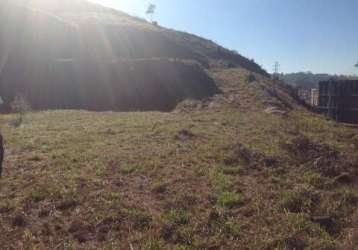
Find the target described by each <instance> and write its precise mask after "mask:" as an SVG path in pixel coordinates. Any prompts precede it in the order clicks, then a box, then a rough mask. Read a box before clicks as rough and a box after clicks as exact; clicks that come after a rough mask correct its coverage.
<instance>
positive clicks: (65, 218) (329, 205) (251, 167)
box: [0, 70, 358, 250]
mask: <svg viewBox="0 0 358 250" xmlns="http://www.w3.org/2000/svg"><path fill="white" fill-rule="evenodd" d="M212 74H213V77H214V78H215V79H216V80H217V81H218V82H219V83H220V87H221V88H222V90H223V91H224V93H223V95H221V96H217V97H214V98H212V99H211V100H208V101H206V102H201V103H197V102H187V103H183V104H182V105H180V108H178V109H177V110H176V111H174V112H172V113H158V112H147V113H141V112H133V113H113V112H105V113H91V112H87V111H48V112H33V113H29V114H28V115H27V116H26V119H25V122H24V123H23V124H22V125H21V126H20V127H17V128H15V127H13V126H11V125H10V124H11V121H13V120H14V119H15V115H4V116H2V118H1V122H2V124H3V127H2V132H3V134H4V137H5V140H6V160H5V163H4V168H5V170H4V176H3V178H2V179H1V180H0V198H1V199H0V245H1V246H2V248H3V249H96V248H99V249H153V250H154V249H178V250H179V249H306V248H307V249H354V247H355V246H357V245H358V232H357V228H356V227H357V225H358V208H357V204H358V193H357V188H358V186H357V165H356V163H358V155H357V154H356V152H357V149H358V137H357V129H356V128H352V127H347V126H344V125H338V124H336V123H334V122H331V121H327V120H326V119H324V118H323V117H321V116H318V115H314V114H311V113H309V112H308V111H306V110H304V109H303V108H301V107H298V106H297V104H295V103H294V101H293V100H291V99H290V98H289V97H287V96H286V95H285V94H284V93H281V92H279V90H277V91H276V92H275V93H276V94H275V95H273V94H272V91H268V90H272V89H275V85H274V84H273V83H272V82H271V81H269V80H267V79H264V78H260V77H259V76H256V77H257V82H254V83H249V82H247V80H246V79H247V77H248V73H247V72H243V71H240V70H227V71H217V72H213V73H212ZM278 100H280V101H278ZM269 106H280V111H282V112H273V113H272V112H265V109H266V108H267V107H269ZM288 106H290V107H288Z"/></svg>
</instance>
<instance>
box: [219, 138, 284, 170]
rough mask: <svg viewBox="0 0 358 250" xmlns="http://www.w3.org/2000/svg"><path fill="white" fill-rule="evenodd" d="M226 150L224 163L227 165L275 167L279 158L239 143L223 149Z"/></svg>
mask: <svg viewBox="0 0 358 250" xmlns="http://www.w3.org/2000/svg"><path fill="white" fill-rule="evenodd" d="M225 150H226V151H228V153H227V156H226V158H225V159H224V164H225V165H228V166H233V165H242V166H249V167H255V166H258V165H260V166H263V167H275V166H277V164H279V162H280V160H279V159H278V158H275V157H272V156H270V157H268V156H266V155H265V154H263V153H261V152H257V151H255V150H252V149H249V148H248V147H246V146H244V145H243V144H241V143H238V144H235V145H233V146H231V147H229V148H226V149H225Z"/></svg>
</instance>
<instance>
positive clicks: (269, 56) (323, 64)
mask: <svg viewBox="0 0 358 250" xmlns="http://www.w3.org/2000/svg"><path fill="white" fill-rule="evenodd" d="M93 1H95V2H98V3H102V4H103V5H107V6H110V7H113V8H116V9H120V10H123V11H125V12H127V13H129V14H131V15H135V16H140V17H145V14H144V12H145V9H146V7H147V5H148V3H149V2H152V3H154V4H156V5H157V13H156V15H155V19H156V20H157V21H158V22H159V23H160V24H161V25H162V26H165V27H169V28H174V29H177V30H182V31H187V32H190V33H195V34H198V35H200V36H203V37H206V38H209V39H211V40H214V41H216V42H218V43H219V44H221V45H223V46H225V47H227V48H230V49H235V50H237V51H238V52H239V53H240V54H242V55H244V56H246V57H249V58H253V59H255V61H256V62H258V63H259V64H261V65H263V67H264V68H265V69H266V70H268V71H269V72H271V71H272V68H273V64H274V62H275V61H279V62H280V64H281V71H283V72H297V71H312V72H317V73H323V72H325V73H338V74H357V73H358V68H355V67H354V64H355V63H356V62H357V61H358V0H180V1H179V0H151V1H148V0H93Z"/></svg>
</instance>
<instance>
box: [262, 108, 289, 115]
mask: <svg viewBox="0 0 358 250" xmlns="http://www.w3.org/2000/svg"><path fill="white" fill-rule="evenodd" d="M264 113H266V114H279V115H283V114H286V113H287V112H286V111H284V110H282V109H279V108H278V107H274V106H271V107H268V108H266V109H265V110H264Z"/></svg>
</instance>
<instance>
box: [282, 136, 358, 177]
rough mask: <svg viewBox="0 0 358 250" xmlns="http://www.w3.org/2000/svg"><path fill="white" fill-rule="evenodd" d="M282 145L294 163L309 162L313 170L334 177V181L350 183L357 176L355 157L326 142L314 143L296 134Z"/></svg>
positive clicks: (356, 160) (357, 161)
mask: <svg viewBox="0 0 358 250" xmlns="http://www.w3.org/2000/svg"><path fill="white" fill-rule="evenodd" d="M283 147H284V148H285V149H286V151H287V152H288V153H289V155H290V158H291V159H292V160H294V161H295V163H297V164H310V166H311V167H312V168H313V169H314V170H315V171H317V172H320V173H322V174H323V175H325V176H328V177H335V182H336V183H350V182H352V181H353V180H354V179H356V177H357V168H356V167H355V166H356V165H357V164H358V159H357V157H356V156H354V155H349V154H345V153H340V152H338V151H337V150H336V149H335V148H333V147H332V146H330V145H328V144H324V143H316V142H313V141H311V140H310V139H308V138H307V137H304V136H298V137H296V138H295V139H293V140H292V141H291V142H290V143H286V144H284V145H283Z"/></svg>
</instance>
